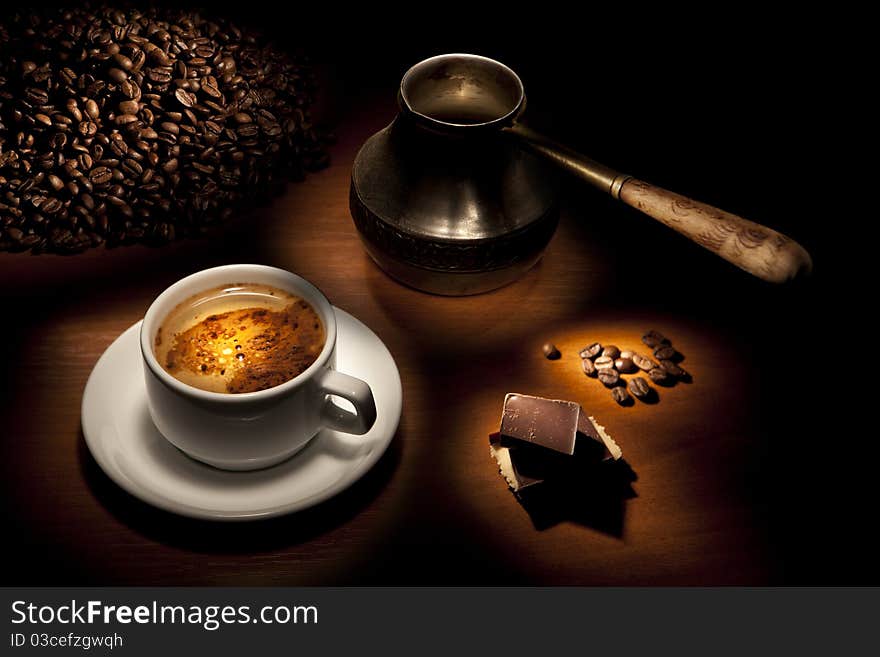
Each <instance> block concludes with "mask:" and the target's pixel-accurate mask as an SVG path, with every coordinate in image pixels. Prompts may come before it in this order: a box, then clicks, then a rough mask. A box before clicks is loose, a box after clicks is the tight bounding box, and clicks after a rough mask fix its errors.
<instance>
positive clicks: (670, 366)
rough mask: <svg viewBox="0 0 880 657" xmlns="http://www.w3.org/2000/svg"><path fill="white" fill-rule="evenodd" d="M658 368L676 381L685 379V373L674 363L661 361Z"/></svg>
mask: <svg viewBox="0 0 880 657" xmlns="http://www.w3.org/2000/svg"><path fill="white" fill-rule="evenodd" d="M660 366H661V367H662V368H663V369H664V370H666V372H667V374H669V376H674V377H675V378H677V379H680V378H684V377H685V374H686V373H685V371H684V370H683V369H682V368H680V367H679V366H678V365H676V364H675V362H674V361H671V360H661V361H660Z"/></svg>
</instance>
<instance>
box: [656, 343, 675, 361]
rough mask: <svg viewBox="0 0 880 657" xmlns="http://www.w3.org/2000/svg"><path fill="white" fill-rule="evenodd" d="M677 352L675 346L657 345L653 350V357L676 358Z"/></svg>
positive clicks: (661, 358) (658, 358)
mask: <svg viewBox="0 0 880 657" xmlns="http://www.w3.org/2000/svg"><path fill="white" fill-rule="evenodd" d="M678 355H679V354H678V352H677V351H676V350H675V347H672V346H669V345H664V346H662V347H657V348H656V349H655V350H654V358H656V359H657V360H676V359H677V358H678Z"/></svg>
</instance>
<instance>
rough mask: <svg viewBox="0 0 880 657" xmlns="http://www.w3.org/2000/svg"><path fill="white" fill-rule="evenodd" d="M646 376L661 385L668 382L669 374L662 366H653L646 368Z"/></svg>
mask: <svg viewBox="0 0 880 657" xmlns="http://www.w3.org/2000/svg"><path fill="white" fill-rule="evenodd" d="M648 376H649V377H651V381H653V382H654V383H659V384H661V385H663V384H665V383H668V382H669V374H668V373H667V372H666V370H665V369H663V368H662V367H655V368H654V369H651V370H648Z"/></svg>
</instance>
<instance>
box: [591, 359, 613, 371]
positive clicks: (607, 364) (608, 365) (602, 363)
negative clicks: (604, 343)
mask: <svg viewBox="0 0 880 657" xmlns="http://www.w3.org/2000/svg"><path fill="white" fill-rule="evenodd" d="M594 364H595V365H596V368H597V369H600V370H606V369H613V368H614V359H613V358H611V357H610V356H599V357H598V358H597V359H596V360H595V361H594Z"/></svg>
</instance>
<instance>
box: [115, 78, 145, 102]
mask: <svg viewBox="0 0 880 657" xmlns="http://www.w3.org/2000/svg"><path fill="white" fill-rule="evenodd" d="M119 91H121V92H122V95H123V96H125V97H126V98H129V99H130V100H138V99H139V98H140V97H141V88H140V87H139V86H138V85H137V83H136V82H135V81H134V80H131V79H129V80H126V81H125V82H123V83H122V84H120V85H119Z"/></svg>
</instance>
